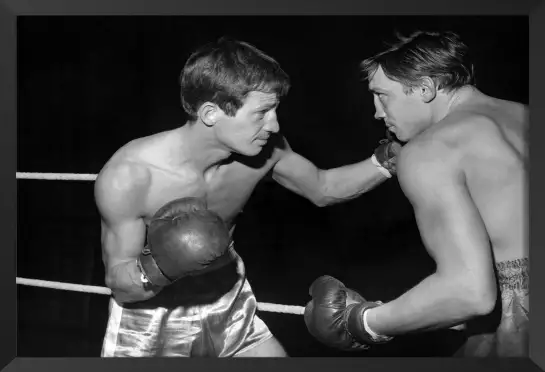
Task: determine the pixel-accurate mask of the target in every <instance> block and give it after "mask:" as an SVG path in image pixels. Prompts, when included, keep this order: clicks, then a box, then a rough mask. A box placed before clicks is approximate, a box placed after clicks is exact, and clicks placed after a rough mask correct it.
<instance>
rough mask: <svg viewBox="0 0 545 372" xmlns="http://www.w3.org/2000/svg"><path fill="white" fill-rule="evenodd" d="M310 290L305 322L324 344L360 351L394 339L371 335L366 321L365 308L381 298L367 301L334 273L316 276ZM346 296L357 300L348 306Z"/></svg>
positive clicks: (374, 304)
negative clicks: (334, 276)
mask: <svg viewBox="0 0 545 372" xmlns="http://www.w3.org/2000/svg"><path fill="white" fill-rule="evenodd" d="M309 293H310V295H311V296H312V300H311V301H310V302H309V303H308V304H307V306H306V307H305V315H304V318H305V324H306V326H307V329H308V331H309V333H310V334H311V335H312V336H314V337H315V338H316V339H317V340H318V341H320V342H322V343H323V344H325V345H327V346H330V347H334V348H336V349H340V350H345V351H358V350H364V349H368V348H369V345H371V344H377V343H384V342H386V341H389V340H390V339H391V337H384V336H379V337H374V336H372V335H371V334H370V333H369V332H367V331H366V329H365V326H364V323H363V314H364V312H365V311H366V310H367V309H370V308H372V307H376V306H379V305H381V304H382V303H381V302H380V301H377V302H370V301H366V300H365V299H364V298H363V297H362V296H361V295H360V294H358V293H357V292H355V291H353V290H351V289H349V288H346V287H345V286H344V284H343V283H342V282H340V281H339V280H337V279H335V278H333V277H331V276H322V277H320V278H318V279H316V280H315V281H314V282H313V283H312V285H311V286H310V291H309ZM347 299H351V300H353V301H356V303H353V304H350V305H348V306H347V305H346V300H347Z"/></svg>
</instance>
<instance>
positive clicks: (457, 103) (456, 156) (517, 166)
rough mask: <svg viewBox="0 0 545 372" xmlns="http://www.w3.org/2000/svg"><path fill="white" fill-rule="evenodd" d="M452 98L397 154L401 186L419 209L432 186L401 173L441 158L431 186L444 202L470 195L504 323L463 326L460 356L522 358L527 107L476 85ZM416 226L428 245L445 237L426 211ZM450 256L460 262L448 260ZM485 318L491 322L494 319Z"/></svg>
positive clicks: (525, 334) (525, 343) (524, 341)
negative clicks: (481, 228)
mask: <svg viewBox="0 0 545 372" xmlns="http://www.w3.org/2000/svg"><path fill="white" fill-rule="evenodd" d="M456 95H457V98H456V99H455V100H454V102H453V104H452V106H451V107H450V109H449V113H448V114H447V115H446V116H445V117H444V118H443V119H442V120H441V121H440V122H438V123H436V124H435V125H433V126H431V127H430V128H428V129H427V130H425V131H423V132H421V133H420V134H419V135H418V136H415V137H413V138H411V140H410V142H409V143H408V144H407V145H406V146H405V148H404V150H403V151H402V153H401V154H400V156H399V157H398V167H399V182H400V186H401V188H402V189H403V191H404V192H405V194H406V195H407V196H408V198H409V200H411V202H412V203H413V205H414V206H415V207H416V208H415V209H416V210H419V209H420V208H419V207H421V206H422V205H423V204H424V203H423V202H421V201H420V199H422V198H423V199H426V198H428V199H429V198H430V194H429V192H430V189H431V187H430V189H424V190H422V189H421V183H420V182H418V183H417V184H415V183H414V182H412V180H413V179H414V178H413V177H406V174H407V172H416V168H417V167H422V165H423V164H426V163H430V161H429V160H430V159H439V162H440V167H442V170H441V171H440V173H437V174H435V176H436V177H438V178H441V179H442V180H441V181H437V182H434V184H435V186H436V187H444V188H443V191H442V193H441V197H442V198H445V197H447V198H448V197H450V195H453V194H454V193H457V192H467V193H468V195H469V198H470V199H471V204H472V205H474V206H475V208H476V213H477V214H478V217H475V218H478V219H479V220H482V224H483V225H484V230H485V231H484V233H486V234H487V239H489V244H490V248H491V250H492V254H491V260H492V262H493V263H494V265H495V271H496V276H497V285H498V287H499V296H498V298H497V303H498V304H500V305H501V319H499V324H498V321H489V320H488V319H487V318H486V317H485V318H476V319H474V320H471V321H469V322H467V323H466V324H465V332H466V333H467V336H468V341H467V343H466V344H465V345H464V347H463V348H462V349H461V350H460V351H459V353H458V355H464V356H494V355H495V356H503V357H505V356H507V357H508V356H525V355H527V352H528V350H527V347H528V319H529V314H528V309H529V308H528V296H529V293H528V280H529V279H528V278H529V266H528V244H527V217H526V214H527V204H526V196H527V193H526V190H527V189H526V165H525V161H526V159H525V158H526V153H527V144H526V139H525V132H526V129H527V123H528V112H527V108H526V107H525V106H524V105H521V104H518V103H515V102H510V101H504V100H500V99H496V98H493V97H490V96H487V95H485V94H483V93H481V92H480V91H478V90H477V89H475V88H474V87H464V88H461V89H459V90H458V91H457V93H456ZM408 154H410V155H408ZM415 154H418V155H415ZM435 169H436V168H434V167H433V166H432V167H430V169H429V172H430V173H433V172H435ZM456 185H460V187H458V186H456ZM462 185H464V186H462ZM445 203H448V201H447V202H445ZM445 205H447V204H445ZM454 213H455V212H454ZM430 216H432V215H431V214H430ZM417 221H418V223H419V229H420V232H421V234H422V237H423V239H424V240H425V241H426V240H428V241H433V240H434V239H437V238H440V237H441V236H443V238H447V239H449V238H448V237H446V236H444V235H442V234H441V233H440V232H439V233H438V232H437V231H434V229H436V228H437V227H436V226H435V222H433V221H427V218H426V212H423V213H422V216H421V217H420V218H419V215H418V213H417ZM460 234H463V232H460ZM462 239H463V238H462ZM437 244H444V243H440V242H437ZM430 252H431V253H432V255H433V254H438V255H445V260H446V259H449V258H448V257H447V255H448V254H449V253H444V252H441V253H438V252H434V251H433V249H432V250H431V251H430ZM468 257H469V256H468ZM450 259H454V260H455V259H458V258H457V257H454V256H452V257H451V258H450ZM488 318H489V319H492V316H488Z"/></svg>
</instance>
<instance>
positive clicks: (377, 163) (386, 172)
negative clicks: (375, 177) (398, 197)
mask: <svg viewBox="0 0 545 372" xmlns="http://www.w3.org/2000/svg"><path fill="white" fill-rule="evenodd" d="M371 162H372V163H373V164H374V165H375V166H376V167H377V168H378V170H379V172H380V173H382V174H383V175H385V176H386V177H388V178H392V174H391V173H390V172H389V171H388V169H386V168H384V167H383V166H382V165H381V164H380V163H379V161H378V160H377V157H376V156H375V154H373V155H372V156H371Z"/></svg>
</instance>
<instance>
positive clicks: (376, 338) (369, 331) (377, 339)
mask: <svg viewBox="0 0 545 372" xmlns="http://www.w3.org/2000/svg"><path fill="white" fill-rule="evenodd" d="M375 303H376V304H377V306H380V305H383V303H382V302H381V301H376V302H375ZM371 307H375V306H370V307H367V308H365V309H364V310H363V312H362V315H361V317H362V319H363V328H364V329H365V332H367V334H369V336H370V337H371V339H372V340H373V342H376V343H384V342H388V341H390V340H391V339H393V337H390V336H384V335H379V334H377V333H375V332H374V331H373V330H372V329H371V328H370V327H369V324H368V323H367V315H368V314H369V312H368V311H367V310H369V309H371Z"/></svg>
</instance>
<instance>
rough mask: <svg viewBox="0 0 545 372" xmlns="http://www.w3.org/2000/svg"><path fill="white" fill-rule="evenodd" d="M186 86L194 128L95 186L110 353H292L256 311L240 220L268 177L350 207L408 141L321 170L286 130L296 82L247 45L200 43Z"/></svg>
mask: <svg viewBox="0 0 545 372" xmlns="http://www.w3.org/2000/svg"><path fill="white" fill-rule="evenodd" d="M180 83H181V98H182V104H183V107H184V109H185V111H186V112H187V113H188V115H189V120H188V121H187V122H186V124H185V125H183V126H181V127H178V128H176V129H173V130H168V131H165V132H160V133H157V134H153V135H150V136H148V137H144V138H139V139H135V140H133V141H131V142H129V143H128V144H126V145H125V146H123V147H122V148H120V149H119V150H118V151H117V152H116V153H115V154H114V155H113V156H112V158H111V159H110V160H109V161H108V162H107V164H106V165H105V166H104V168H103V169H102V171H101V172H100V174H99V176H98V178H97V180H96V184H95V199H96V204H97V206H98V209H99V212H100V214H101V218H102V248H103V261H104V264H105V268H106V278H105V279H106V284H107V286H108V287H109V288H111V290H112V293H113V297H112V299H111V301H110V312H109V320H108V325H107V330H106V335H105V337H104V343H103V348H102V356H103V357H158V356H169V357H197V356H207V357H284V356H287V353H286V352H285V350H284V348H283V347H282V346H281V345H280V343H279V342H278V340H276V338H274V337H273V335H272V334H271V332H270V331H269V329H268V327H267V326H266V325H265V323H264V322H263V321H262V320H261V319H260V318H259V317H258V316H257V315H256V310H257V303H256V299H255V296H254V294H253V291H252V288H251V287H250V284H249V282H248V280H247V279H246V275H245V267H244V263H243V261H242V259H241V257H240V256H239V255H238V254H237V253H236V251H235V246H234V242H233V241H232V234H233V229H234V226H235V219H236V217H237V215H238V214H239V213H240V212H241V210H242V208H243V206H244V205H245V203H246V202H247V200H248V198H249V197H250V196H251V194H252V192H253V190H254V188H255V187H256V185H257V183H258V182H259V181H260V180H261V179H263V178H265V177H266V176H267V175H271V176H272V178H273V179H274V180H276V181H277V182H278V183H280V184H281V185H283V186H285V187H286V188H288V189H290V190H292V191H294V192H295V193H297V194H299V195H301V196H302V197H304V198H307V199H308V200H310V201H311V202H312V203H314V204H315V205H317V206H325V205H330V204H333V203H339V202H342V201H347V200H351V199H353V198H355V197H357V196H359V195H361V194H363V193H365V192H367V191H368V190H371V189H372V188H374V187H375V186H377V185H379V184H381V183H382V182H384V181H385V180H387V179H388V178H389V177H391V176H392V174H394V173H395V156H396V154H397V151H398V150H399V149H400V147H401V145H400V144H398V143H396V142H395V141H386V142H383V143H381V144H380V145H379V146H378V147H377V149H376V150H375V151H374V153H373V152H372V153H371V154H370V156H369V158H367V159H365V160H363V161H361V162H360V163H356V164H350V165H346V166H343V167H339V168H334V169H329V170H320V169H318V168H317V167H316V166H315V165H314V164H312V163H311V162H310V161H308V160H307V159H305V158H304V157H302V156H301V155H298V154H297V153H295V152H294V151H292V150H291V149H290V147H289V145H288V143H287V141H286V139H285V138H284V137H283V136H282V135H281V133H280V132H279V129H280V127H279V123H278V118H277V112H276V110H277V108H278V105H279V103H280V100H281V99H282V97H284V96H285V95H286V94H287V93H288V90H289V87H290V82H289V78H288V75H287V74H286V73H285V72H284V71H283V70H282V69H281V68H280V66H279V64H278V63H277V62H276V61H275V60H274V59H273V58H271V57H269V56H267V55H266V54H265V53H263V52H262V51H260V50H258V49H256V48H255V47H254V46H252V45H249V44H248V43H244V42H240V41H236V40H229V39H226V38H224V39H221V40H219V41H218V42H215V43H211V44H208V45H206V46H203V47H202V48H199V49H198V50H197V51H196V52H194V53H193V54H192V55H191V56H190V57H189V59H188V61H187V62H186V64H185V66H184V68H183V71H182V74H181V78H180ZM255 249H260V247H256V248H255Z"/></svg>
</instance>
